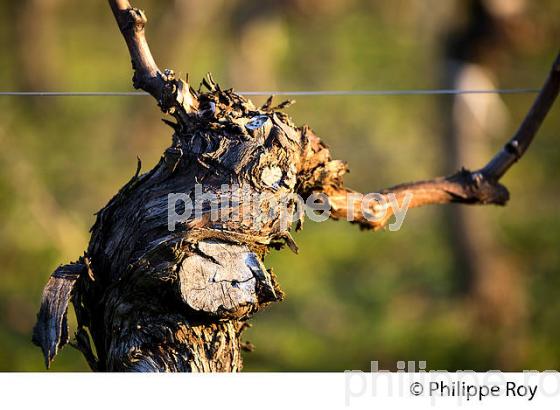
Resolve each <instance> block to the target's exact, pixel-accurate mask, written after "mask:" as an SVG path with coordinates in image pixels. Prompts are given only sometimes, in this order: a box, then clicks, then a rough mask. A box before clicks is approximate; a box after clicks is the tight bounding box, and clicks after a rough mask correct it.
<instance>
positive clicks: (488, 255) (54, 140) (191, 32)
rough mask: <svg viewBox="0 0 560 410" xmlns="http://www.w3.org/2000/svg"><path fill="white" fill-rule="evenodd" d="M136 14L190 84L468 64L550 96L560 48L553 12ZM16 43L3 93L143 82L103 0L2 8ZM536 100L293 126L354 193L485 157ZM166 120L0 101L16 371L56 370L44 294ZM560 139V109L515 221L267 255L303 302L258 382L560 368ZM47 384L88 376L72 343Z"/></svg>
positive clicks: (0, 305)
mask: <svg viewBox="0 0 560 410" xmlns="http://www.w3.org/2000/svg"><path fill="white" fill-rule="evenodd" d="M133 3H134V5H135V6H136V7H140V8H142V9H144V10H146V12H147V15H148V19H149V25H148V29H147V30H148V40H149V42H150V44H151V47H152V51H153V53H154V55H155V57H156V60H157V61H158V64H159V65H160V67H162V68H166V67H169V68H173V69H175V71H176V72H178V73H181V74H186V73H187V72H188V73H189V75H190V79H191V82H192V83H193V85H194V86H195V87H196V86H197V84H198V81H199V79H201V78H202V76H203V75H204V74H205V73H206V72H207V71H211V72H212V73H213V74H214V77H215V78H216V79H217V81H219V82H220V83H221V84H222V85H223V86H225V87H234V88H235V89H237V90H358V89H407V88H413V89H421V88H432V87H442V86H457V84H458V83H457V81H456V80H457V79H458V78H460V79H462V80H465V79H466V80H468V79H469V78H471V77H472V76H471V77H469V76H468V75H466V76H463V77H458V75H459V74H457V73H460V72H462V73H463V74H464V73H465V71H457V70H456V68H457V67H463V68H464V67H471V68H473V67H474V68H475V70H474V71H472V72H474V73H475V74H476V73H486V76H482V79H483V80H482V82H476V81H475V82H472V81H471V82H469V81H467V82H466V83H467V84H475V85H477V84H485V82H484V81H486V80H488V79H492V83H490V84H489V85H492V84H494V85H495V86H496V87H500V88H510V87H540V85H541V84H542V82H543V80H544V78H545V76H546V73H547V71H548V69H549V66H550V64H551V62H552V60H553V58H554V56H555V53H556V52H557V50H558V48H559V44H558V39H559V38H560V20H559V19H558V18H557V17H558V16H559V15H560V2H558V1H556V0H548V1H546V0H542V1H539V2H534V1H528V0H527V1H524V0H491V1H490V0H488V1H483V0H472V1H469V0H463V1H459V0H455V1H445V2H443V1H439V0H395V1H366V0H286V1H272V0H264V1H263V0H260V1H257V0H251V1H242V0H228V1H226V0H222V1H219V0H206V1H198V0H189V1H188V0H175V1H155V0H150V1H148V0H137V1H135V2H133ZM489 16H490V17H489ZM0 48H1V52H0V90H2V91H15V90H20V91H26V90H42V91H49V90H51V91H61V90H62V91H128V90H130V88H131V68H130V64H129V57H128V54H127V51H126V47H125V45H124V42H123V40H122V38H121V36H120V33H119V32H118V30H117V27H116V24H115V22H114V21H113V17H112V15H111V13H110V10H109V7H108V5H107V4H106V2H104V1H101V2H79V4H78V3H77V2H74V1H70V0H22V1H17V2H16V1H11V0H0ZM450 67H455V68H450ZM477 70H478V71H477ZM468 72H471V71H468ZM461 75H462V74H461ZM474 77H476V75H475V76H474ZM479 77H480V76H479ZM477 78H478V77H477ZM450 79H451V80H450ZM485 79H486V80H485ZM450 81H451V82H450ZM461 84H464V82H463V83H461ZM533 99H534V95H528V94H519V95H517V94H516V95H504V96H502V97H501V98H498V97H496V96H484V95H477V96H472V97H468V98H464V99H463V100H462V99H461V98H453V97H451V96H406V97H405V96H392V97H388V96H385V97H356V96H350V97H340V96H338V97H299V98H298V101H297V104H296V105H295V106H293V107H291V108H290V109H289V114H290V115H291V116H292V117H293V119H294V120H295V122H296V123H298V124H302V123H308V124H310V125H311V126H312V127H313V128H314V129H315V130H316V132H317V133H318V135H320V136H321V137H322V138H323V140H324V141H325V142H326V143H328V144H329V146H330V147H331V151H332V153H333V155H334V156H335V157H336V158H340V159H344V160H347V161H348V162H349V165H350V168H351V171H352V172H351V173H350V174H349V175H348V176H347V179H346V180H347V184H348V185H349V186H351V187H353V188H355V189H359V190H362V191H365V192H375V190H376V189H381V188H384V187H386V186H390V185H393V184H396V183H400V182H405V181H408V180H414V179H424V178H429V177H433V176H437V175H441V174H444V173H448V172H449V171H451V170H452V169H451V168H454V167H455V165H456V164H455V163H459V162H462V159H465V158H467V159H466V160H465V161H467V163H464V165H465V166H467V167H476V166H480V165H482V164H484V162H485V161H486V160H487V159H488V158H489V155H490V153H491V152H492V151H494V150H497V149H498V148H499V147H500V146H501V144H502V143H503V142H504V141H505V140H506V138H508V137H509V136H510V135H511V133H512V132H513V131H514V130H515V128H516V126H517V125H518V124H519V123H520V121H521V120H522V119H523V117H524V115H525V113H526V111H527V110H528V108H529V106H530V104H531V103H532V101H533ZM254 100H255V101H256V102H262V101H264V98H255V99H254ZM469 110H470V111H469ZM471 111H472V112H471ZM469 113H470V114H469ZM481 116H482V117H481ZM160 118H161V114H160V112H159V110H158V108H157V107H156V106H155V103H154V102H153V100H152V99H151V98H149V97H95V98H94V97H88V98H85V97H84V98H81V97H66V98H30V97H25V98H24V97H7V96H0V272H1V273H0V371H38V370H43V360H42V356H41V353H40V350H39V349H38V348H36V347H34V346H33V345H32V344H31V341H30V339H31V329H32V326H33V324H34V320H35V314H36V312H37V310H38V307H39V301H40V295H41V290H42V287H43V285H44V284H45V282H46V280H47V278H48V276H49V275H50V273H51V272H52V271H53V270H54V269H55V268H56V266H57V265H58V264H60V263H64V262H68V261H70V260H74V259H76V257H78V256H80V255H81V254H82V252H83V250H84V249H85V248H86V246H87V242H88V239H89V235H88V229H89V227H90V226H91V225H92V223H93V221H94V216H93V214H94V212H96V211H97V210H98V209H100V208H101V207H102V206H104V205H105V203H106V202H107V201H108V200H109V198H110V197H111V196H112V195H113V194H114V193H115V192H116V191H117V190H118V189H119V188H120V187H121V186H122V185H123V184H124V183H125V182H126V181H128V179H129V178H130V177H131V175H132V174H133V173H134V171H135V168H136V156H139V157H140V158H141V159H142V161H143V164H144V169H145V170H146V169H149V168H151V167H152V166H153V165H154V164H155V163H156V162H157V161H158V159H159V157H160V155H161V153H162V152H163V150H164V149H165V148H166V147H167V146H168V144H169V143H170V137H171V135H170V131H169V129H168V128H167V127H166V126H165V125H164V124H163V123H162V122H161V121H160ZM481 118H483V119H482V120H481ZM477 121H478V122H477ZM475 123H476V124H478V123H480V124H479V125H480V126H477V127H475V128H476V129H475V130H474V131H473V130H472V129H470V131H469V130H467V131H465V129H469V127H470V128H472V126H473V124H475ZM559 130H560V106H559V105H558V104H557V105H556V106H555V107H554V108H553V110H552V112H551V113H550V115H549V117H548V118H547V120H546V123H545V124H544V126H543V128H542V130H541V132H540V133H539V135H538V138H537V139H536V141H535V143H534V145H533V146H532V147H531V149H530V150H529V152H528V154H527V155H526V157H524V158H523V160H522V161H521V162H520V163H519V164H518V165H517V166H515V167H514V168H513V169H512V170H511V171H510V172H509V173H508V174H507V175H506V177H505V179H504V182H505V184H506V185H507V186H508V187H509V188H510V190H511V194H512V199H511V202H510V204H509V205H508V206H507V207H506V208H496V207H488V208H472V209H470V210H469V211H466V212H467V213H468V216H467V217H465V215H464V214H461V213H458V212H457V211H453V210H451V208H453V207H447V208H444V207H432V208H427V209H419V210H414V211H411V212H410V213H409V215H408V216H407V218H406V220H405V223H404V226H403V228H402V229H401V230H400V231H399V232H389V231H387V232H379V233H371V232H360V231H359V230H358V229H357V228H356V227H354V226H350V225H348V224H346V223H344V222H326V223H321V224H314V223H312V222H307V224H306V225H305V226H304V230H303V231H302V232H301V233H298V234H297V235H296V236H295V239H296V241H297V242H298V244H299V246H300V249H301V251H300V254H299V255H294V254H291V253H290V251H287V250H284V251H282V252H273V253H272V254H271V255H270V256H269V257H268V258H267V260H266V264H267V265H268V266H272V267H274V270H275V272H276V274H277V275H278V277H279V280H280V284H281V285H282V287H283V288H284V290H285V291H286V294H287V297H286V300H285V301H284V302H282V303H279V304H276V305H273V306H271V307H270V308H269V309H267V310H266V311H263V312H260V313H258V314H257V315H256V317H255V318H254V319H253V320H252V323H253V325H254V326H253V328H252V329H250V330H249V331H248V332H247V333H246V334H245V339H248V340H250V341H251V342H252V343H254V344H255V345H256V350H255V351H254V352H253V353H248V354H245V370H249V371H256V370H259V371H260V370H267V371H282V370H320V371H323V370H334V371H339V370H345V369H368V368H369V366H370V361H372V360H377V361H379V362H380V367H381V368H385V369H394V368H395V367H396V362H397V361H398V360H426V361H427V367H428V369H449V370H456V369H473V370H487V369H495V368H500V369H505V370H521V369H535V370H543V369H558V368H560V342H559V338H560V327H559V326H558V321H559V317H560V297H559V295H560V252H559V247H560V215H559V209H560V187H559V185H558V180H559V178H560V166H559V165H558V164H559V163H560V136H559V135H558V133H559ZM473 147H476V149H473ZM480 147H482V149H479V148H480ZM459 220H461V221H463V222H464V221H467V222H466V223H463V224H458V223H456V221H459ZM463 230H464V233H463ZM466 254H467V255H470V256H471V258H470V263H467V262H468V260H467V261H465V255H466ZM467 259H468V258H467ZM473 261H474V262H480V263H478V264H477V263H473ZM53 370H54V371H70V370H72V371H81V370H87V365H86V363H85V360H83V359H82V357H81V356H80V354H79V353H77V351H75V350H74V349H72V348H70V347H67V348H65V349H64V350H63V351H62V353H61V354H59V356H58V357H57V359H56V360H55V362H54V364H53Z"/></svg>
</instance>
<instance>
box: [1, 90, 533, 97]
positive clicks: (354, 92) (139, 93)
mask: <svg viewBox="0 0 560 410" xmlns="http://www.w3.org/2000/svg"><path fill="white" fill-rule="evenodd" d="M539 91H540V90H539V89H538V88H504V89H494V90H460V89H415V90H319V91H238V93H239V94H241V95H246V96H270V95H279V96H294V97H297V96H327V97H328V96H331V97H332V96H406V95H463V94H534V93H538V92H539ZM148 95H149V94H148V93H146V92H142V91H118V92H112V91H96V92H92V91H83V92H76V91H0V96H13V97H137V96H148Z"/></svg>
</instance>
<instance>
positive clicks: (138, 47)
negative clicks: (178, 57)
mask: <svg viewBox="0 0 560 410" xmlns="http://www.w3.org/2000/svg"><path fill="white" fill-rule="evenodd" d="M109 4H110V6H111V10H112V11H113V15H114V16H115V19H116V20H117V24H118V26H119V29H120V31H121V34H122V35H123V37H124V39H125V41H126V45H127V46H128V51H129V53H130V58H131V60H132V68H133V70H134V77H133V79H132V81H133V85H134V88H136V89H141V90H144V91H146V92H147V93H149V94H151V95H152V96H153V97H154V98H155V99H156V100H157V102H158V104H159V106H160V107H161V109H162V111H163V112H165V113H169V114H171V115H174V116H179V117H182V116H184V115H185V114H186V113H189V112H191V111H192V110H193V109H196V107H197V101H196V97H195V96H194V95H193V93H192V92H191V89H190V87H189V85H188V83H187V82H186V81H183V80H181V79H177V78H175V73H174V72H173V71H172V70H165V71H163V72H162V71H161V70H160V69H159V68H158V66H157V64H156V62H155V60H154V57H153V56H152V52H151V51H150V47H149V45H148V42H147V41H146V33H145V27H146V23H147V22H148V19H147V18H146V15H145V14H144V12H143V11H142V10H139V9H136V8H133V7H132V6H131V5H130V2H129V1H128V0H109Z"/></svg>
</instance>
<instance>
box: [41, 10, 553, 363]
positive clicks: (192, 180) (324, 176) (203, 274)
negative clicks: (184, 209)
mask: <svg viewBox="0 0 560 410" xmlns="http://www.w3.org/2000/svg"><path fill="white" fill-rule="evenodd" d="M110 4H111V7H112V9H113V12H114V14H115V17H116V19H117V22H118V24H119V27H120V29H121V32H122V34H123V36H124V37H125V39H126V42H127V44H128V47H129V51H130V54H131V57H132V61H133V68H134V70H135V76H134V85H135V87H137V88H142V89H144V90H146V91H148V92H149V93H150V94H152V95H153V96H154V97H155V98H156V100H157V101H158V104H159V105H160V107H161V109H162V111H163V112H165V113H168V114H170V115H172V116H173V117H174V118H175V120H176V122H170V121H167V120H166V123H168V125H170V126H171V127H172V128H173V140H172V144H171V146H170V147H169V148H168V149H167V150H166V151H165V153H164V154H163V156H162V158H161V160H160V161H159V163H158V164H157V165H156V166H155V167H154V168H153V169H152V170H150V171H148V172H147V173H144V174H140V164H139V167H138V170H137V173H136V175H135V176H134V177H133V178H132V179H131V180H130V181H129V182H128V183H127V184H126V185H125V186H124V187H123V188H122V189H121V190H120V191H119V192H118V193H117V195H116V196H115V197H114V198H113V199H111V200H110V201H109V203H108V204H107V206H105V207H104V208H103V209H102V210H101V211H99V213H98V214H97V220H96V222H95V224H94V226H93V227H92V229H91V241H90V243H89V246H88V249H87V252H86V256H85V257H84V258H82V259H81V261H80V263H79V264H75V265H68V266H70V267H71V268H66V267H64V268H61V269H62V270H60V269H59V270H57V272H58V273H57V272H55V274H53V278H54V279H51V281H52V282H51V281H49V283H48V284H47V287H46V288H45V292H44V295H43V301H42V307H41V312H40V314H39V316H38V323H37V325H36V328H35V333H34V342H35V343H36V344H38V345H40V346H41V347H42V348H43V351H44V352H45V356H46V359H47V363H50V361H51V360H52V358H53V357H54V355H55V354H56V352H57V350H58V348H59V347H62V345H64V343H65V342H66V341H67V332H66V331H65V329H66V324H65V322H66V320H65V318H66V308H67V305H68V301H69V300H70V297H71V300H72V303H73V306H74V310H75V312H76V315H77V321H78V330H77V333H76V338H75V341H74V346H75V347H77V348H78V349H79V350H80V351H81V352H82V353H83V354H84V355H85V357H86V359H87V360H88V363H89V364H90V366H91V368H92V369H93V370H96V371H236V370H239V369H241V367H242V358H241V353H240V352H241V350H242V348H243V347H247V348H249V347H250V346H248V345H245V344H243V343H242V342H241V341H240V337H241V333H242V331H243V329H244V328H245V327H246V326H247V323H246V321H247V320H248V319H249V318H250V317H251V315H252V314H254V313H255V312H257V311H259V310H261V309H262V308H264V307H266V306H267V305H268V304H269V303H271V302H275V301H279V300H281V299H282V291H281V290H280V287H279V285H278V283H277V281H276V277H275V275H274V274H273V273H272V271H267V270H266V268H265V267H264V264H263V260H264V257H265V255H266V254H267V252H268V251H269V249H271V248H280V247H282V246H284V245H288V247H289V248H290V249H292V250H294V251H297V247H296V245H295V242H294V241H293V239H292V237H291V235H290V228H291V226H290V225H285V224H282V223H281V221H280V218H272V219H269V220H267V219H266V218H265V219H263V220H262V221H260V223H259V224H254V223H252V220H251V218H249V217H251V216H254V215H255V214H259V211H261V212H266V213H270V212H272V213H273V214H275V215H279V214H280V212H281V204H283V203H286V204H288V205H289V206H288V210H289V211H290V212H292V211H293V210H294V207H295V204H294V203H293V197H292V194H293V193H298V194H300V195H301V196H302V197H304V198H305V197H307V196H309V195H310V194H313V193H325V194H326V195H327V196H328V198H329V202H330V204H331V206H332V207H333V211H334V212H333V215H332V216H333V217H334V218H340V217H343V216H345V214H346V212H347V211H348V205H349V204H348V201H345V198H346V197H347V195H348V193H350V192H352V191H350V190H349V189H347V188H345V187H344V183H343V175H344V173H345V172H346V171H347V168H346V165H345V163H344V162H342V161H338V160H333V159H332V158H331V155H330V152H329V150H328V148H327V147H326V146H325V145H324V144H323V143H322V142H321V141H320V139H319V138H318V137H317V136H316V135H315V134H314V133H313V132H312V131H311V129H310V128H309V127H307V126H303V127H296V126H295V125H294V124H293V123H292V121H291V120H290V118H289V117H288V116H287V115H286V114H285V113H283V112H282V109H283V108H285V107H286V106H287V105H289V102H286V103H283V104H280V105H279V106H276V107H273V106H272V99H269V101H267V103H266V104H265V105H264V106H262V107H255V106H254V105H253V104H252V103H251V102H250V101H249V100H247V99H245V98H244V97H242V96H240V95H238V94H236V93H235V92H234V91H233V90H222V89H221V88H220V87H219V86H218V85H217V84H216V83H215V82H214V81H213V79H212V78H211V76H209V77H208V78H206V79H205V80H204V81H203V84H202V86H203V87H204V88H205V89H206V91H204V92H202V91H201V90H199V91H198V92H197V91H194V90H193V89H191V88H190V87H189V86H188V84H187V82H186V81H183V80H180V79H177V78H175V76H174V75H173V73H172V72H171V71H170V70H166V71H164V72H161V71H160V70H159V69H158V68H157V66H156V64H155V62H154V60H153V58H152V57H151V54H150V52H149V48H148V45H147V43H146V39H145V36H144V26H145V24H146V18H145V15H144V13H142V12H141V11H139V10H136V9H132V8H131V7H130V4H129V3H128V1H123V0H111V1H110ZM558 65H559V64H558V62H557V63H556V66H555V67H556V71H554V72H553V73H554V75H553V79H554V80H553V81H552V84H553V86H555V87H556V88H555V89H554V90H553V92H552V94H554V95H553V96H552V94H551V91H550V89H548V91H547V92H544V95H545V97H543V98H544V99H546V102H547V103H549V104H548V108H549V107H550V105H551V103H552V101H553V100H554V98H553V97H555V96H556V94H557V93H558V78H559V77H560V73H559V69H558ZM547 84H548V83H547ZM545 89H546V87H545ZM541 103H542V101H541ZM548 108H547V109H546V110H544V111H543V110H539V109H536V110H533V113H536V114H537V117H539V115H540V114H543V113H544V114H546V112H545V111H547V110H548ZM541 116H542V115H541ZM539 118H540V117H539ZM539 118H537V119H539ZM542 118H544V116H542ZM542 118H540V121H542ZM537 128H538V124H537V126H536V127H535V126H532V127H529V129H528V132H533V133H534V132H536V129H537ZM511 144H512V143H510V145H511ZM520 146H521V147H524V145H523V144H521V145H520ZM508 152H510V151H506V154H507V153H508ZM521 153H522V152H521ZM506 154H500V155H499V156H498V157H497V159H496V160H495V161H493V162H492V164H493V165H492V164H491V166H490V168H491V170H494V169H503V168H504V167H506V166H507V164H508V163H509V161H510V156H507V157H504V155H506ZM507 155H509V154H507ZM502 158H505V165H504V164H502V166H498V167H496V166H495V165H496V164H495V163H496V161H497V162H498V163H500V162H504V160H502ZM516 158H517V157H516ZM498 165H499V164H498ZM496 175H497V174H496ZM496 175H494V174H493V173H492V172H490V173H487V172H486V169H484V170H482V171H480V172H477V173H470V172H468V171H461V172H459V173H458V174H456V175H454V176H451V177H448V178H444V179H436V180H433V181H427V182H421V183H414V184H406V185H400V186H397V187H395V188H393V189H391V190H390V191H391V192H395V193H396V194H397V196H398V195H403V194H405V193H407V192H412V193H413V194H415V195H416V196H415V198H414V199H413V203H412V206H420V205H427V204H433V203H448V202H461V203H467V204H474V203H480V204H486V203H495V204H502V203H504V202H505V201H506V200H507V191H506V190H505V188H503V187H502V186H501V185H499V184H498V183H497V180H498V179H499V177H496ZM224 184H226V185H229V186H231V185H236V186H239V187H240V189H242V190H243V191H244V192H248V193H250V194H254V195H255V196H256V197H258V198H259V200H258V202H257V206H256V209H246V208H245V207H244V206H243V203H242V202H241V201H239V200H238V199H239V198H238V193H237V192H235V191H234V190H227V189H226V190H224V189H223V185H224ZM197 185H198V186H202V187H203V188H202V189H203V193H204V194H214V195H215V196H216V197H217V198H221V199H223V198H227V199H230V200H231V199H233V200H232V201H227V202H222V201H218V202H217V209H218V211H219V212H220V214H221V215H230V216H231V215H238V216H239V218H221V219H219V220H214V219H213V218H212V217H211V213H212V207H211V204H210V203H203V205H204V206H203V207H202V208H203V212H202V214H201V215H199V216H196V215H193V216H191V217H190V218H188V219H186V220H184V221H182V222H181V223H179V224H177V226H176V229H175V230H174V231H170V230H169V227H168V195H169V194H170V193H185V194H188V195H190V196H191V197H193V196H194V195H195V194H196V189H197ZM387 219H388V218H387ZM357 222H358V223H360V224H361V225H362V226H364V227H367V228H375V229H378V228H380V227H382V226H383V225H384V224H385V223H386V222H387V220H384V221H379V222H376V223H370V222H368V221H367V220H366V218H365V217H364V215H358V220H357ZM298 227H301V221H300V223H298ZM65 268H66V269H65ZM67 271H69V272H70V273H68V274H66V273H64V274H63V272H67ZM61 275H62V276H61ZM53 289H54V290H53Z"/></svg>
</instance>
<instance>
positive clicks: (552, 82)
mask: <svg viewBox="0 0 560 410" xmlns="http://www.w3.org/2000/svg"><path fill="white" fill-rule="evenodd" d="M559 91H560V54H558V56H557V57H556V60H555V61H554V64H553V65H552V68H551V70H550V73H549V75H548V78H547V80H546V82H545V84H544V85H543V87H542V89H541V91H540V93H539V95H538V96H537V98H536V100H535V102H534V103H533V106H532V107H531V109H530V110H529V112H528V113H527V115H526V117H525V119H524V120H523V122H522V123H521V126H520V127H519V129H518V130H517V132H516V133H515V134H514V136H513V137H512V138H511V139H510V140H509V141H508V142H507V144H505V145H504V147H503V148H502V149H501V150H500V151H499V152H498V153H497V154H496V155H495V156H494V157H493V158H492V159H491V160H490V161H489V162H488V164H486V165H485V166H484V167H483V168H481V169H479V170H477V171H468V170H466V169H462V170H460V171H459V172H457V173H455V174H453V175H450V176H447V177H442V178H436V179H433V180H427V181H419V182H412V183H405V184H400V185H396V186H393V187H391V188H387V189H384V190H382V191H381V193H382V194H389V193H393V194H395V196H396V198H397V200H398V201H399V202H401V201H402V200H403V199H404V197H405V196H406V195H411V196H410V198H411V200H410V203H409V206H408V207H409V208H416V207H420V206H424V205H435V204H447V203H462V204H469V205H487V204H493V205H505V204H506V202H507V201H508V200H509V192H508V190H507V188H506V187H505V186H503V185H502V184H500V183H499V182H498V181H499V180H500V179H501V178H502V177H503V176H504V175H505V173H506V172H507V171H508V170H509V169H510V168H511V166H512V165H513V164H515V163H516V162H517V161H518V160H519V159H520V158H521V157H522V156H523V155H524V154H525V152H526V151H527V149H528V148H529V145H530V144H531V142H532V141H533V139H534V138H535V135H536V133H537V132H538V130H539V128H540V126H541V124H542V122H543V121H544V119H545V118H546V116H547V114H548V112H549V111H550V109H551V107H552V105H553V104H554V101H555V100H556V98H557V97H558V93H559ZM352 193H353V192H352V191H350V190H347V189H343V190H339V189H335V190H332V192H329V193H328V194H329V197H330V201H331V206H332V208H333V210H334V216H335V217H336V218H345V217H346V216H347V213H348V212H349V209H348V208H349V207H350V206H351V207H352V209H360V206H359V204H353V203H352V200H349V199H348V198H349V195H350V194H352ZM391 216H392V214H391V212H390V210H388V212H387V213H386V214H385V216H384V217H383V218H381V219H379V220H375V221H372V220H368V219H367V218H366V217H365V216H364V215H362V214H361V213H358V215H357V218H356V222H358V223H359V224H360V225H362V226H363V227H366V228H372V229H380V228H382V227H383V226H385V224H386V223H387V221H388V220H389V219H390V218H391Z"/></svg>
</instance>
